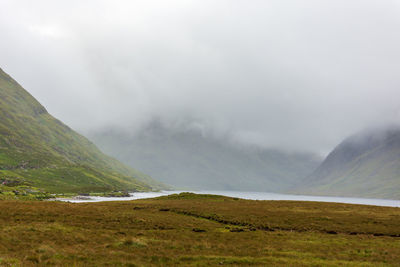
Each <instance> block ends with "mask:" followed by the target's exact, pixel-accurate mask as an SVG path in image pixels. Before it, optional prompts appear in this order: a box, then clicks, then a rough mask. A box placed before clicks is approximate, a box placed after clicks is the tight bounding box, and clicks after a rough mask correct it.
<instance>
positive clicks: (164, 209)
mask: <svg viewBox="0 0 400 267" xmlns="http://www.w3.org/2000/svg"><path fill="white" fill-rule="evenodd" d="M170 210H171V209H167V208H165V209H159V211H170Z"/></svg>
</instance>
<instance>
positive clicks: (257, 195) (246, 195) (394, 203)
mask: <svg viewBox="0 0 400 267" xmlns="http://www.w3.org/2000/svg"><path fill="white" fill-rule="evenodd" d="M182 192H192V193H197V194H213V195H222V196H228V197H238V198H243V199H252V200H300V201H320V202H337V203H350V204H364V205H375V206H387V207H400V200H390V199H374V198H350V197H322V196H302V195H288V194H276V193H265V192H237V191H162V192H146V193H131V194H130V195H131V196H130V197H90V199H60V200H61V201H68V202H74V203H81V202H100V201H123V200H134V199H144V198H153V197H159V196H166V195H171V194H179V193H182Z"/></svg>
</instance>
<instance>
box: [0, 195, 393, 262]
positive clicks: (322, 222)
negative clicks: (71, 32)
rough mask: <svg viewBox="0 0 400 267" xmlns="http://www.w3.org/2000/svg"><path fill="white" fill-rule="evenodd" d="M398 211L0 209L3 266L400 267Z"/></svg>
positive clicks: (220, 206) (317, 207)
mask: <svg viewBox="0 0 400 267" xmlns="http://www.w3.org/2000/svg"><path fill="white" fill-rule="evenodd" d="M399 236H400V210H399V209H398V208H388V207H374V206H363V205H349V204H337V203H317V202H296V201H252V200H240V199H235V198H228V197H222V196H211V195H193V194H181V195H175V196H169V197H162V198H158V199H149V200H137V201H126V202H103V203H83V204H71V203H57V202H48V201H45V202H38V201H37V202H27V201H0V265H1V266H220V265H222V266H399V262H400V242H399Z"/></svg>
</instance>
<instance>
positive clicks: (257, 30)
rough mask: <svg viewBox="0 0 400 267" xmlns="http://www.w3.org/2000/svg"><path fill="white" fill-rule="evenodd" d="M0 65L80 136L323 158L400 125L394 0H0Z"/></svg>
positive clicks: (398, 4) (399, 29) (399, 4)
mask: <svg viewBox="0 0 400 267" xmlns="http://www.w3.org/2000/svg"><path fill="white" fill-rule="evenodd" d="M0 64H1V65H0V67H1V68H3V70H5V71H6V72H8V73H9V74H10V75H12V76H13V77H14V78H15V79H16V80H17V81H19V82H20V83H21V84H22V85H23V86H24V87H25V88H26V89H27V90H28V91H29V92H30V93H31V94H32V95H34V96H35V97H36V98H37V99H38V100H39V101H40V102H41V103H42V104H43V105H45V106H46V108H47V109H48V110H49V112H50V113H52V114H53V115H54V116H56V117H57V118H59V119H61V120H62V121H64V122H65V123H67V124H68V125H70V126H71V127H72V128H74V129H76V130H78V131H80V132H83V133H88V132H90V131H95V130H98V129H102V128H104V127H114V128H115V127H117V128H123V129H124V130H128V131H133V132H134V131H137V130H138V129H140V128H141V127H143V126H144V125H146V124H147V123H149V122H150V121H151V120H153V119H154V118H158V119H160V120H162V121H163V122H165V123H166V124H172V125H182V124H183V125H186V124H190V125H197V126H198V127H201V128H202V129H203V130H204V131H205V133H208V134H213V135H217V136H225V135H229V136H230V137H232V138H234V139H235V140H241V141H244V142H250V143H255V144H260V145H263V146H267V147H269V146H273V147H282V148H285V149H289V150H309V151H315V152H318V153H326V152H328V151H329V150H330V149H332V148H333V146H335V145H336V144H337V143H338V142H340V141H341V140H342V139H343V138H344V137H346V136H347V135H349V134H352V133H354V132H355V131H358V130H360V129H362V128H365V127H370V126H374V125H376V124H384V123H393V122H398V121H400V73H399V71H400V0H375V1H369V0H301V1H300V0H299V1H291V0H276V1H273V0H272V1H271V0H262V1H258V0H251V1H249V0H197V1H191V0H181V1H176V0H168V1H165V0H160V1H154V0H143V1H133V0H132V1H118V0H113V1H101V0H92V1H91V0H86V1H82V0H80V1H75V0H72V1H71V0H69V1H54V0H48V1H43V0H35V1H32V0H25V1H23V0H0Z"/></svg>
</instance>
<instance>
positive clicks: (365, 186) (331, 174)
mask: <svg viewBox="0 0 400 267" xmlns="http://www.w3.org/2000/svg"><path fill="white" fill-rule="evenodd" d="M295 191H296V192H303V193H304V192H305V193H310V194H318V195H336V196H353V197H354V196H358V197H373V198H391V199H400V128H399V127H397V126H391V127H385V128H381V129H373V130H365V131H362V132H360V133H358V134H355V135H353V136H351V137H349V138H347V139H345V140H344V141H343V142H342V143H340V144H339V145H338V146H337V147H336V148H335V149H334V150H333V151H332V152H331V153H330V154H329V155H328V156H327V158H326V159H325V160H324V162H323V163H322V164H321V165H320V166H319V167H318V168H317V169H316V170H315V172H314V173H312V174H311V175H310V176H309V177H308V178H307V179H306V180H305V182H304V184H303V185H302V186H301V187H298V188H296V190H295Z"/></svg>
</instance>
